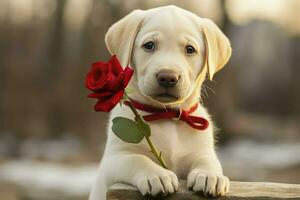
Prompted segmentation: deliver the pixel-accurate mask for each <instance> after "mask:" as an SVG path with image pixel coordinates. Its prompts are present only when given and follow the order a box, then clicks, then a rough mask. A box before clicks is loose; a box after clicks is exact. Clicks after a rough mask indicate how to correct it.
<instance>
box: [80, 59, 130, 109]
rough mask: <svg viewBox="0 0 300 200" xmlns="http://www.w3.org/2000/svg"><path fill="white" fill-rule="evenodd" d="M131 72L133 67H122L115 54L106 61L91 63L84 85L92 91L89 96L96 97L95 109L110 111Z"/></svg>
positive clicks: (121, 92)
mask: <svg viewBox="0 0 300 200" xmlns="http://www.w3.org/2000/svg"><path fill="white" fill-rule="evenodd" d="M132 74H133V69H131V68H130V67H125V69H123V68H122V66H121V64H120V62H119V60H118V59H117V57H116V56H115V55H113V56H112V57H111V59H110V60H109V61H108V62H107V63H104V62H96V63H93V64H92V67H91V70H90V72H89V73H88V74H87V76H86V81H85V85H86V88H87V89H89V90H92V91H93V93H91V94H90V95H89V97H91V98H96V99H98V102H97V103H96V105H95V110H96V111H104V112H109V111H111V110H112V109H113V107H115V106H116V105H117V104H118V103H119V101H120V100H121V99H122V97H123V95H124V92H125V88H126V86H127V85H128V83H129V80H130V78H131V77H132Z"/></svg>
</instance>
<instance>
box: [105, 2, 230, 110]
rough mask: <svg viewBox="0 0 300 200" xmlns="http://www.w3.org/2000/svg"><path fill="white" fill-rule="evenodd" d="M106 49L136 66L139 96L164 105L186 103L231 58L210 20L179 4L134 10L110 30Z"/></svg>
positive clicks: (222, 38)
mask: <svg viewBox="0 0 300 200" xmlns="http://www.w3.org/2000/svg"><path fill="white" fill-rule="evenodd" d="M105 41H106V45H107V48H108V50H109V51H110V53H111V54H116V55H117V56H118V58H119V59H120V60H121V63H122V65H123V66H126V65H131V66H133V67H134V68H135V80H132V82H134V83H133V84H135V86H136V88H138V90H139V92H140V93H141V94H142V95H144V96H146V97H148V98H149V99H151V100H152V101H155V102H158V103H162V104H165V105H167V104H174V103H178V102H183V101H184V100H185V99H187V98H188V97H189V96H190V95H191V94H192V93H193V92H195V91H196V90H197V89H198V90H199V89H200V86H201V84H202V82H203V81H204V79H205V74H206V73H207V74H208V77H209V78H210V79H211V80H212V78H213V75H214V74H215V73H216V72H217V71H219V70H220V69H221V68H222V67H223V66H224V65H225V64H226V63H227V61H228V59H229V57H230V55H231V48H230V43H229V40H228V39H227V38H226V36H225V35H224V34H223V33H222V32H221V30H220V29H219V28H218V27H217V26H216V25H215V24H214V23H213V22H212V21H210V20H209V19H204V18H200V17H198V16H196V15H194V14H192V13H190V12H188V11H185V10H183V9H180V8H178V7H175V6H166V7H160V8H154V9H150V10H147V11H142V10H136V11H133V12H131V13H130V14H128V15H127V16H126V17H124V18H123V19H121V20H120V21H119V22H117V23H115V24H114V25H113V26H112V27H111V28H110V29H109V30H108V32H107V34H106V37H105Z"/></svg>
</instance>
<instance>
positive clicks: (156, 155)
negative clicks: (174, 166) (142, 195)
mask: <svg viewBox="0 0 300 200" xmlns="http://www.w3.org/2000/svg"><path fill="white" fill-rule="evenodd" d="M125 96H126V98H128V99H129V101H128V106H129V108H130V109H131V110H132V112H133V113H134V115H135V117H136V118H137V119H139V120H140V121H142V122H143V123H145V122H144V119H142V117H141V116H140V115H139V113H138V112H137V110H136V109H135V107H134V106H133V104H132V102H131V101H130V98H129V97H128V95H127V94H126V93H125ZM145 138H146V140H147V143H148V145H149V147H150V149H151V150H150V152H151V153H153V155H154V156H155V157H156V158H157V160H158V161H159V163H160V165H161V166H162V167H163V168H165V169H168V167H167V164H166V162H165V160H164V158H163V157H162V152H158V151H157V149H156V148H155V146H154V145H153V143H152V141H151V138H150V136H145Z"/></svg>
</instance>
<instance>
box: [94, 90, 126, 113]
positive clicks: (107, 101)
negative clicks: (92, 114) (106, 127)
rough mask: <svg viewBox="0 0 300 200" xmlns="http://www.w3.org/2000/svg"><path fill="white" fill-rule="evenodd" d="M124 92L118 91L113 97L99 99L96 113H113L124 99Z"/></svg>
mask: <svg viewBox="0 0 300 200" xmlns="http://www.w3.org/2000/svg"><path fill="white" fill-rule="evenodd" d="M123 95H124V91H118V92H117V93H116V94H113V95H112V96H107V97H105V98H101V99H98V102H97V103H96V105H95V107H94V108H95V110H96V111H103V112H109V111H111V110H112V109H113V108H114V107H115V106H116V105H117V104H118V103H119V101H120V100H121V99H122V97H123Z"/></svg>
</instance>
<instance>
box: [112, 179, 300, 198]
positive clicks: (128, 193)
mask: <svg viewBox="0 0 300 200" xmlns="http://www.w3.org/2000/svg"><path fill="white" fill-rule="evenodd" d="M107 199H108V200H133V199H137V200H145V199H154V198H151V197H149V196H147V197H143V196H142V195H141V194H140V193H139V192H138V191H137V190H136V189H135V188H134V187H132V186H129V185H125V184H115V185H113V186H111V187H110V188H109V190H108V192H107ZM156 199H157V198H156ZM160 199H166V200H179V199H187V200H194V199H198V200H204V199H208V198H206V197H203V196H201V195H199V194H195V193H193V192H191V191H189V190H188V189H187V188H186V181H184V180H181V181H180V187H179V190H178V192H177V193H176V194H173V195H170V196H167V197H160ZM214 199H216V200H239V199H241V200H254V199H255V200H256V199H258V200H270V199H276V200H281V199H282V200H284V199H289V200H296V199H297V200H300V185H298V184H282V183H268V182H235V181H231V183H230V192H229V193H228V194H227V195H226V196H223V197H218V198H214Z"/></svg>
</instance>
